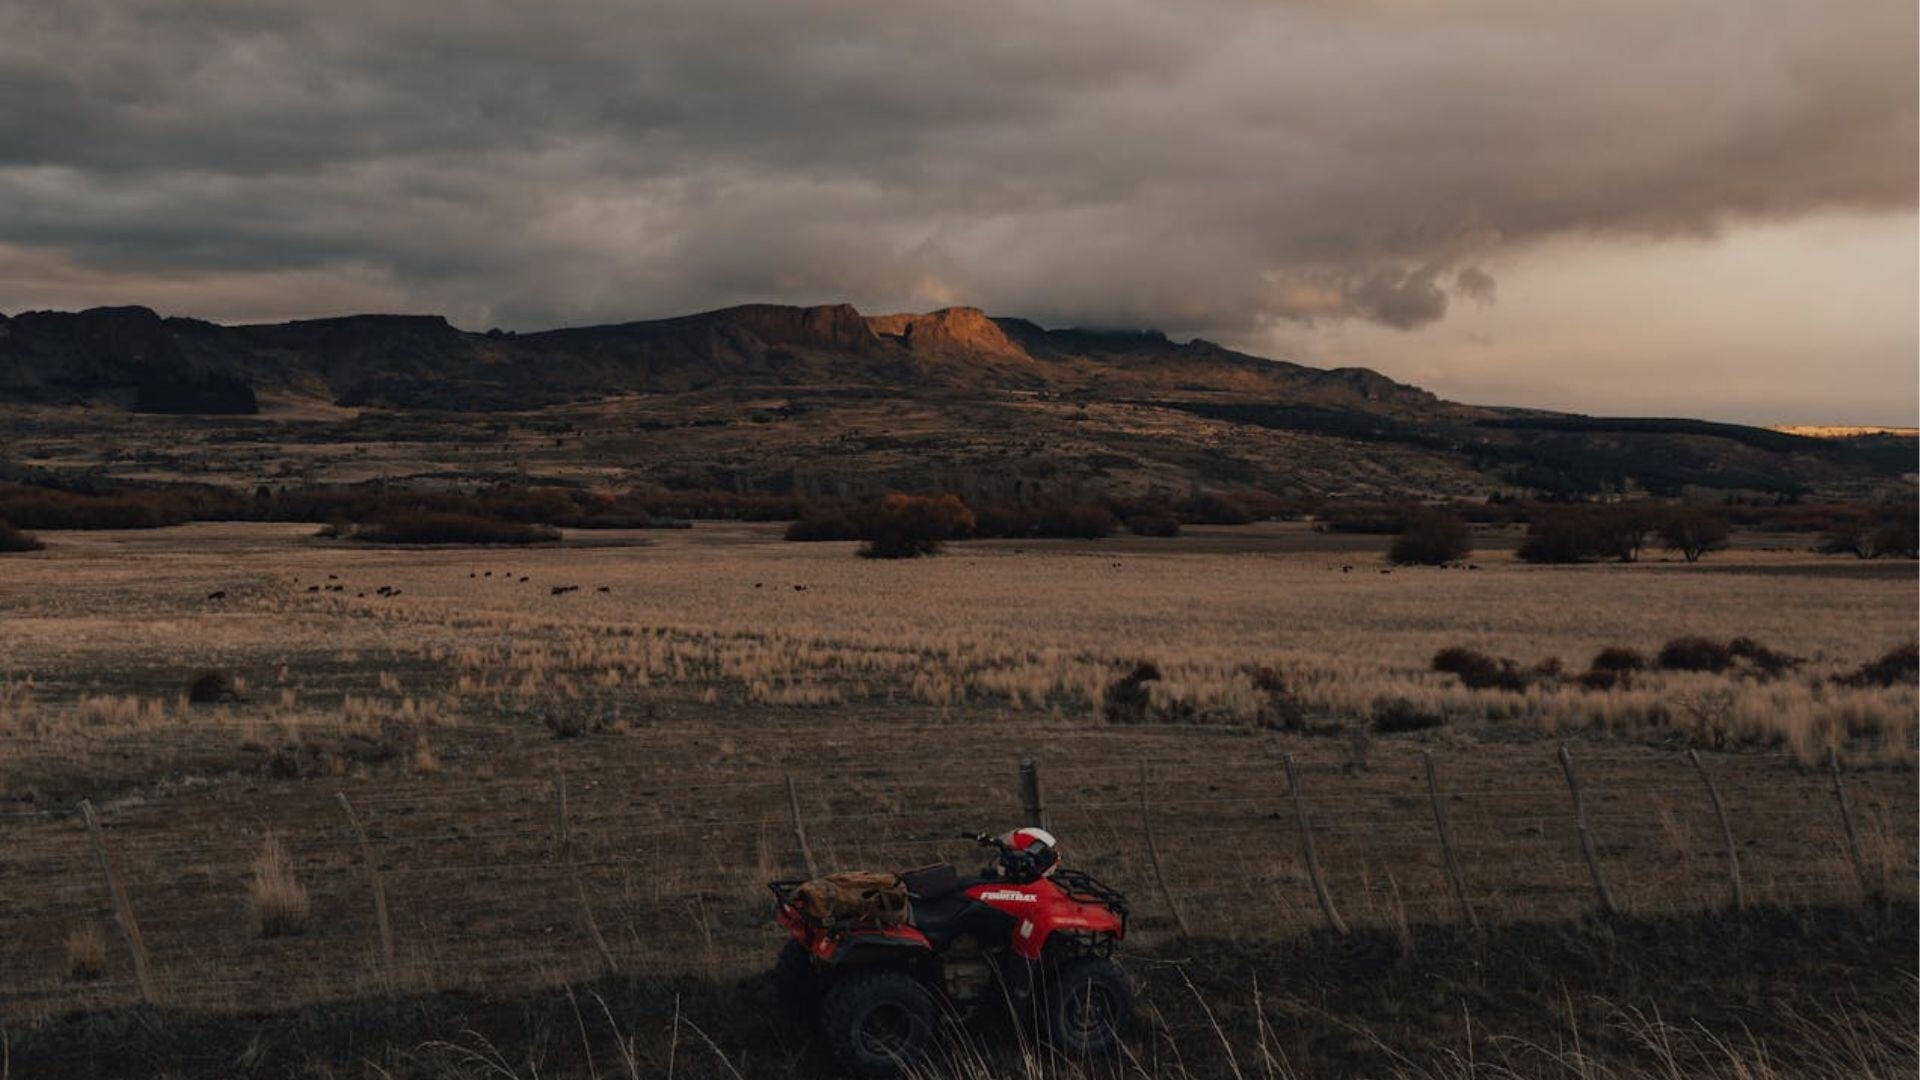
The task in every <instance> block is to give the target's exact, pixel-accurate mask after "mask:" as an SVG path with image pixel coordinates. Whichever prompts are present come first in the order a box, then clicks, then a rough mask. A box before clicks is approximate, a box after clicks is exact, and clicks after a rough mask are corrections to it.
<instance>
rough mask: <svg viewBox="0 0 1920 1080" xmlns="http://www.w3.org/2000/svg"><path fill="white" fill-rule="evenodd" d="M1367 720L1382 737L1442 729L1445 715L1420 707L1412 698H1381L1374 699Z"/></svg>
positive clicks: (1445, 721)
mask: <svg viewBox="0 0 1920 1080" xmlns="http://www.w3.org/2000/svg"><path fill="white" fill-rule="evenodd" d="M1368 719H1369V720H1370V721H1372V723H1373V730H1375V731H1377V732H1379V733H1380V734H1382V735H1392V734H1396V733H1398V732H1405V731H1426V730H1429V729H1431V728H1437V727H1444V726H1445V725H1446V723H1447V714H1446V713H1444V712H1441V711H1439V710H1437V709H1429V708H1425V707H1423V706H1421V705H1420V704H1419V703H1417V702H1415V701H1414V700H1413V699H1412V698H1404V697H1383V698H1378V699H1375V701H1374V703H1373V708H1372V709H1370V710H1369V715H1368Z"/></svg>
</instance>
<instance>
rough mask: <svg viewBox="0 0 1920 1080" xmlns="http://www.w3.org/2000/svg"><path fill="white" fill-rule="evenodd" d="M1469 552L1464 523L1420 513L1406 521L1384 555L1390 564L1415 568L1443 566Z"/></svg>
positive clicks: (1443, 516)
mask: <svg viewBox="0 0 1920 1080" xmlns="http://www.w3.org/2000/svg"><path fill="white" fill-rule="evenodd" d="M1471 551H1472V537H1471V534H1469V533H1468V531H1467V523H1466V521H1464V520H1462V519H1461V518H1459V517H1457V516H1455V515H1453V514H1439V513H1422V514H1418V515H1416V516H1415V517H1413V518H1412V519H1410V520H1409V521H1408V522H1407V525H1406V528H1405V529H1404V530H1402V531H1401V533H1400V535H1399V536H1397V537H1395V538H1394V540H1393V547H1392V548H1391V549H1390V550H1389V551H1388V552H1387V559H1388V560H1389V561H1391V562H1396V563H1402V564H1410V565H1416V566H1445V565H1446V564H1448V563H1450V562H1458V561H1460V560H1461V559H1464V558H1466V557H1467V555H1468V554H1469V553H1470V552H1471Z"/></svg>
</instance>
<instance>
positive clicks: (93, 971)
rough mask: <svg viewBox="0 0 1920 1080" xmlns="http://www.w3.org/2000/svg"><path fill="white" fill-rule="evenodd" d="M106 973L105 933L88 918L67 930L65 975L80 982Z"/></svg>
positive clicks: (97, 924)
mask: <svg viewBox="0 0 1920 1080" xmlns="http://www.w3.org/2000/svg"><path fill="white" fill-rule="evenodd" d="M106 973H107V935H106V934H105V932H103V931H102V930H101V929H100V924H99V923H97V922H93V921H91V920H89V921H88V922H84V923H82V924H80V925H79V926H76V927H74V928H73V929H72V930H69V931H68V932H67V976H68V977H69V978H73V979H78V980H80V981H82V982H87V981H91V980H93V979H97V978H99V977H101V976H102V975H105V974H106Z"/></svg>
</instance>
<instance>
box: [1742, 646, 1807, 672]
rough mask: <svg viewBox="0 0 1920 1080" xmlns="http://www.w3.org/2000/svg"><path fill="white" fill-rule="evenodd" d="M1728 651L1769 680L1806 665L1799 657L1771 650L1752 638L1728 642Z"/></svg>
mask: <svg viewBox="0 0 1920 1080" xmlns="http://www.w3.org/2000/svg"><path fill="white" fill-rule="evenodd" d="M1727 651H1728V652H1730V653H1732V654H1733V655H1735V656H1737V657H1739V658H1740V659H1742V660H1745V661H1746V662H1747V663H1748V664H1749V665H1750V666H1751V667H1752V668H1753V669H1754V670H1755V671H1757V672H1759V673H1760V674H1761V675H1764V676H1766V677H1768V678H1773V677H1776V676H1779V675H1784V674H1786V673H1787V672H1788V671H1791V670H1793V669H1794V668H1796V667H1799V666H1800V665H1801V664H1803V663H1805V661H1804V660H1802V659H1801V658H1800V657H1798V656H1792V655H1790V654H1788V653H1783V652H1780V651H1779V650H1777V649H1769V648H1767V647H1766V646H1765V645H1762V644H1760V643H1759V642H1757V641H1755V640H1753V639H1752V638H1750V637H1737V638H1734V639H1733V640H1732V641H1729V642H1727Z"/></svg>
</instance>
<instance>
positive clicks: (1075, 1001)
mask: <svg viewBox="0 0 1920 1080" xmlns="http://www.w3.org/2000/svg"><path fill="white" fill-rule="evenodd" d="M1046 1010H1047V1017H1046V1019H1047V1037H1048V1038H1049V1039H1050V1040H1051V1041H1052V1043H1053V1046H1054V1049H1056V1050H1058V1051H1060V1053H1062V1054H1064V1055H1066V1056H1067V1057H1068V1058H1070V1059H1074V1060H1079V1059H1082V1058H1092V1057H1104V1056H1105V1055H1107V1054H1111V1053H1113V1052H1114V1051H1115V1050H1116V1049H1118V1048H1119V1046H1120V1033H1121V1031H1123V1030H1124V1029H1125V1028H1126V1026H1127V1023H1128V1022H1129V1021H1130V1020H1132V1018H1133V987H1132V986H1131V985H1130V984H1129V983H1128V982H1127V976H1126V975H1125V973H1123V972H1122V971H1121V970H1120V968H1119V967H1118V966H1116V965H1115V964H1114V962H1113V961H1111V960H1107V959H1103V958H1101V957H1098V956H1076V957H1073V958H1071V959H1069V960H1067V961H1065V962H1063V963H1062V964H1061V965H1060V967H1059V968H1058V969H1057V970H1056V971H1055V972H1054V976H1053V978H1052V980H1051V981H1050V982H1049V985H1048V986H1047V994H1046Z"/></svg>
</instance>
